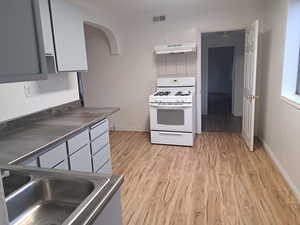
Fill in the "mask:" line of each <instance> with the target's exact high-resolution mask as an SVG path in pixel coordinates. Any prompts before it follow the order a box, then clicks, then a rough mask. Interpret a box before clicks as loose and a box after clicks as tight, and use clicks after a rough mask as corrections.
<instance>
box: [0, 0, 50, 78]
mask: <svg viewBox="0 0 300 225" xmlns="http://www.w3.org/2000/svg"><path fill="white" fill-rule="evenodd" d="M0 28H1V35H0V49H1V52H0V82H1V83H4V82H17V81H28V80H40V79H46V78H47V75H46V74H45V72H46V59H45V55H44V44H43V37H42V28H41V21H40V13H39V3H38V0H22V1H20V0H1V1H0Z"/></svg>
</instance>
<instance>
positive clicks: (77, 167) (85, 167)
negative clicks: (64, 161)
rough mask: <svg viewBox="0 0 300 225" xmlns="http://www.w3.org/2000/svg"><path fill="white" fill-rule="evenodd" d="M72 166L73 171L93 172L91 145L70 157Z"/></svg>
mask: <svg viewBox="0 0 300 225" xmlns="http://www.w3.org/2000/svg"><path fill="white" fill-rule="evenodd" d="M70 166H71V170H73V171H81V172H93V169H92V159H91V149H90V145H86V146H85V147H83V148H82V149H80V150H79V151H78V152H76V153H74V154H73V155H72V156H70Z"/></svg>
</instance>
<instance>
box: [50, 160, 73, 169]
mask: <svg viewBox="0 0 300 225" xmlns="http://www.w3.org/2000/svg"><path fill="white" fill-rule="evenodd" d="M53 169H60V170H69V163H68V160H64V161H62V162H60V163H59V164H57V165H56V166H54V167H53Z"/></svg>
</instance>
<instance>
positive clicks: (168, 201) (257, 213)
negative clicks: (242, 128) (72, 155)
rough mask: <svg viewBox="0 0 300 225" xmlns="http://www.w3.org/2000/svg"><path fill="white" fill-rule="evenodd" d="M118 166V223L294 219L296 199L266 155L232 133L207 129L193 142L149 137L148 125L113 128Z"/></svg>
mask: <svg viewBox="0 0 300 225" xmlns="http://www.w3.org/2000/svg"><path fill="white" fill-rule="evenodd" d="M111 146H112V158H113V167H114V168H113V170H114V173H116V174H124V175H125V182H124V184H123V187H122V203H123V221H124V225H235V224H236V225H299V224H300V204H299V202H297V200H296V198H295V196H294V195H293V193H292V192H291V190H290V188H289V187H288V186H287V184H286V182H285V181H284V179H283V178H282V176H281V175H280V173H279V171H278V169H277V168H276V167H275V165H274V164H273V162H272V161H271V159H270V158H269V156H268V155H267V154H266V152H265V151H264V150H263V149H262V147H261V146H260V145H257V146H256V148H257V151H256V152H254V153H251V152H248V151H247V149H246V146H245V145H244V142H243V140H242V139H241V137H240V136H239V135H238V134H225V133H205V134H203V135H201V136H198V137H197V140H196V144H195V146H194V147H193V148H188V147H176V146H161V145H151V144H150V142H149V137H148V134H147V133H138V132H112V134H111Z"/></svg>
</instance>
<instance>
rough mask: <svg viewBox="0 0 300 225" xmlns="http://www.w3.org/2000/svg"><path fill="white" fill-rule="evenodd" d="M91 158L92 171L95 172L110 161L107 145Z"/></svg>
mask: <svg viewBox="0 0 300 225" xmlns="http://www.w3.org/2000/svg"><path fill="white" fill-rule="evenodd" d="M92 158H93V166H94V171H95V172H96V171H98V170H99V169H100V168H101V167H103V166H104V164H105V163H106V162H107V161H109V160H110V159H111V156H110V147H109V145H106V146H105V147H104V148H103V149H101V150H100V151H99V152H98V153H97V154H96V155H93V157H92Z"/></svg>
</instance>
